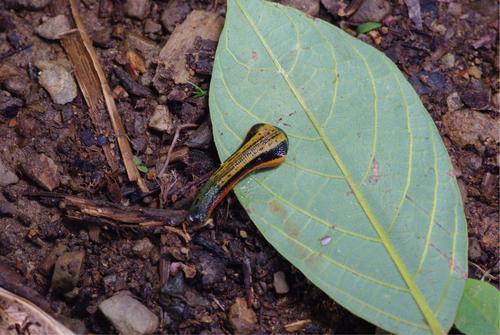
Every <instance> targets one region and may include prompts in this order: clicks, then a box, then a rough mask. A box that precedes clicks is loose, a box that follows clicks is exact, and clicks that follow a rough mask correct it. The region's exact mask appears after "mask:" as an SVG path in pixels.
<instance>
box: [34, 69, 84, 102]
mask: <svg viewBox="0 0 500 335" xmlns="http://www.w3.org/2000/svg"><path fill="white" fill-rule="evenodd" d="M40 65H41V67H40V68H41V69H42V71H41V72H40V78H39V81H40V85H42V87H43V88H45V89H46V90H47V92H49V94H50V97H51V98H52V101H54V102H55V103H56V104H60V105H64V104H66V103H68V102H71V101H73V99H75V98H76V94H77V90H76V89H77V87H76V83H75V80H74V79H73V76H72V75H71V73H69V71H68V70H66V69H65V68H64V67H63V66H61V65H59V64H54V63H43V64H40Z"/></svg>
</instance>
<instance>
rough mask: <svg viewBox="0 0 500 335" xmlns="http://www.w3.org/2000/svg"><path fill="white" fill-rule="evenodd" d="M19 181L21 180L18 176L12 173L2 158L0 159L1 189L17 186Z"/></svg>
mask: <svg viewBox="0 0 500 335" xmlns="http://www.w3.org/2000/svg"><path fill="white" fill-rule="evenodd" d="M18 181H19V178H18V177H17V176H16V174H15V173H14V172H12V171H11V169H10V168H9V166H8V165H6V164H5V163H4V162H3V161H2V157H0V187H1V186H7V185H11V184H16V183H17V182H18Z"/></svg>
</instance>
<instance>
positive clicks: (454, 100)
mask: <svg viewBox="0 0 500 335" xmlns="http://www.w3.org/2000/svg"><path fill="white" fill-rule="evenodd" d="M446 104H447V105H448V110H449V111H455V110H458V109H460V108H462V107H463V106H464V104H463V103H462V99H460V96H459V95H458V93H457V92H453V93H452V94H450V95H449V96H448V97H446Z"/></svg>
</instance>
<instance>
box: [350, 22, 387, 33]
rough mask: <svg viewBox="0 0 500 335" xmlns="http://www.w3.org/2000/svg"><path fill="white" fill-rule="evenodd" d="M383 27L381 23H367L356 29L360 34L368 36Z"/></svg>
mask: <svg viewBox="0 0 500 335" xmlns="http://www.w3.org/2000/svg"><path fill="white" fill-rule="evenodd" d="M381 26H382V25H381V24H380V23H379V22H372V21H368V22H365V23H361V24H360V25H359V26H358V28H357V29H356V30H357V31H358V33H360V34H366V33H368V32H370V31H372V30H375V29H378V28H380V27H381Z"/></svg>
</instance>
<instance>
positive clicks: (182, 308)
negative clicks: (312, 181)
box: [0, 0, 500, 333]
mask: <svg viewBox="0 0 500 335" xmlns="http://www.w3.org/2000/svg"><path fill="white" fill-rule="evenodd" d="M42 2H44V1H42V0H38V1H37V0H32V1H30V0H23V1H21V0H19V1H17V0H8V1H2V2H1V3H0V163H2V162H3V165H5V166H7V169H8V170H9V171H10V172H13V173H14V174H15V176H12V174H9V173H7V172H5V173H4V174H3V175H2V176H0V227H1V229H0V263H1V264H3V265H5V266H8V267H10V268H11V269H14V270H15V271H17V272H18V273H19V274H20V275H21V276H22V277H23V278H24V279H25V284H26V285H27V286H29V287H31V288H33V289H35V290H36V291H37V292H38V293H40V294H41V295H42V296H43V297H45V299H46V300H47V301H48V302H49V304H50V305H51V306H52V309H53V311H55V312H56V313H55V315H56V316H58V317H59V318H60V319H64V320H66V322H67V323H68V319H73V320H72V321H73V323H75V322H76V323H78V322H80V326H81V324H82V323H83V324H84V325H85V327H86V329H88V330H89V331H91V332H94V333H113V332H115V330H114V328H113V327H112V326H111V325H110V324H109V323H108V321H107V320H106V319H105V318H104V316H103V315H102V314H101V313H100V312H99V310H98V305H99V304H100V303H101V302H102V301H103V300H105V299H106V298H109V297H110V296H112V295H113V294H115V293H116V292H119V291H123V290H128V291H130V292H131V293H132V294H133V295H134V296H135V297H136V298H137V299H138V300H139V301H140V302H142V303H143V304H144V305H145V306H146V307H147V308H148V309H149V310H150V311H152V312H153V313H154V314H156V315H157V316H158V317H160V319H161V322H160V328H159V330H158V332H160V333H201V332H204V333H230V332H232V330H231V326H232V325H231V322H232V321H230V320H229V315H228V313H229V310H230V307H231V306H232V305H233V304H234V303H235V300H236V298H237V297H244V298H245V299H246V300H247V303H249V304H250V305H251V307H252V308H253V310H254V311H255V313H256V324H257V325H256V327H255V331H256V332H258V333H283V332H286V329H285V325H287V324H290V323H292V322H296V321H299V320H310V322H309V321H307V322H304V325H303V327H299V330H298V331H299V332H303V333H346V332H349V333H375V328H374V327H373V326H371V325H370V324H367V323H366V322H364V321H363V320H360V319H359V318H357V317H355V316H353V315H352V314H350V313H349V312H347V311H345V310H344V309H343V308H341V307H340V306H338V305H336V304H335V303H334V302H333V301H332V300H331V299H329V298H328V297H327V296H326V295H325V294H323V293H322V292H321V291H320V290H318V289H317V288H315V287H314V286H313V285H312V284H311V283H309V282H308V281H307V280H306V279H305V278H304V276H303V275H301V274H300V273H299V272H298V271H297V270H296V269H295V268H294V267H293V266H291V265H290V264H288V263H287V262H286V261H285V260H284V259H283V258H282V257H281V256H280V255H279V254H278V253H277V252H276V251H274V249H273V248H272V247H271V246H270V245H269V244H268V243H267V242H266V241H265V240H264V238H263V237H262V236H261V235H260V233H259V232H258V231H257V229H256V228H255V227H254V226H253V224H252V223H251V222H250V221H249V219H248V217H247V215H246V214H245V212H244V211H243V210H242V208H241V207H240V206H239V205H238V203H237V200H236V198H235V197H234V196H233V195H230V196H229V197H228V198H227V200H226V201H224V202H223V203H222V205H221V206H219V208H218V209H217V210H216V211H215V214H214V224H213V225H212V226H209V227H205V228H203V229H201V230H200V231H198V232H196V233H193V234H191V237H192V241H190V242H189V243H186V242H185V241H184V240H183V238H182V235H180V234H178V233H176V232H173V231H158V230H156V231H155V229H143V228H135V229H131V228H120V227H116V226H115V227H112V226H110V225H106V224H105V222H103V221H102V220H101V221H99V220H97V221H92V220H90V219H89V217H83V218H82V216H80V217H78V218H76V219H73V220H69V219H68V215H67V214H68V211H66V208H64V202H61V201H60V198H58V199H55V200H54V199H53V198H52V199H51V198H50V197H40V192H42V191H48V190H50V191H54V192H57V193H59V194H64V195H75V196H78V197H81V198H85V199H91V200H102V201H107V202H110V203H115V204H117V205H119V206H122V207H125V206H137V207H148V208H170V209H174V210H183V209H186V208H187V207H188V206H189V204H190V203H191V201H192V200H193V197H194V196H195V194H196V192H197V190H198V188H199V186H200V184H202V183H203V181H204V180H205V179H206V178H207V176H208V175H209V173H210V172H211V171H213V170H214V168H215V167H216V166H217V165H218V161H217V155H216V152H215V148H214V145H213V142H212V139H211V136H210V128H209V123H208V120H209V115H208V113H209V112H208V106H207V96H206V95H204V94H203V90H206V89H207V88H208V84H209V81H210V72H211V65H212V62H213V55H214V50H215V46H216V43H215V42H216V41H207V40H203V39H198V40H197V41H196V42H195V43H194V44H193V47H192V49H191V50H189V51H188V55H187V59H186V66H187V67H188V68H189V73H190V75H191V81H192V82H194V83H196V84H197V85H199V86H200V88H201V89H202V90H197V89H195V87H194V86H193V85H191V84H175V83H174V81H173V79H172V78H173V77H172V73H163V72H162V73H161V74H160V76H159V77H155V72H156V70H157V66H156V59H157V58H156V57H157V56H158V53H159V51H160V49H161V48H162V47H163V45H164V44H165V43H166V42H167V40H168V39H169V37H170V36H171V34H172V32H173V31H174V29H175V26H176V25H177V24H179V23H181V22H182V21H183V20H184V18H185V17H186V15H188V13H190V12H191V11H192V10H193V9H202V10H210V11H219V12H222V13H223V12H224V5H223V4H217V2H215V4H214V3H212V2H210V1H206V0H199V1H195V0H192V1H175V0H170V1H168V2H166V1H165V2H164V1H159V0H158V1H156V0H154V1H152V0H137V1H132V0H129V1H111V0H82V1H81V6H80V13H81V16H82V18H83V21H84V23H85V24H86V26H87V29H88V31H89V34H90V36H91V38H92V40H93V42H94V47H95V48H96V51H97V53H98V55H99V57H100V61H101V64H102V66H103V69H104V72H105V73H106V75H107V78H108V81H109V84H110V86H111V89H112V90H113V95H114V97H115V99H116V102H117V106H118V110H119V112H120V114H121V117H122V119H123V123H124V126H125V130H126V133H127V136H128V138H129V140H130V142H131V145H132V150H133V152H134V154H135V155H136V156H137V158H138V160H137V162H136V163H137V165H139V166H142V169H143V170H144V172H145V173H143V176H144V177H145V180H146V184H147V185H148V187H149V189H150V190H151V191H152V192H151V193H150V194H148V195H144V194H142V195H140V191H139V190H138V189H137V187H136V186H135V184H134V183H129V182H128V181H127V180H128V179H127V175H126V173H125V170H124V168H123V167H120V168H119V169H118V170H117V171H114V172H111V169H110V165H109V164H108V162H107V160H106V157H105V155H104V154H103V146H104V145H106V144H108V141H109V142H113V139H112V138H108V137H106V136H103V135H102V134H98V133H97V132H96V131H95V127H94V126H93V124H92V121H91V119H90V118H89V113H88V108H87V105H86V103H85V100H84V97H83V95H82V92H81V91H78V92H77V95H76V97H75V98H73V99H72V100H71V102H69V103H66V104H56V103H54V98H53V97H51V95H49V94H48V92H47V91H46V90H45V89H44V88H42V86H41V85H40V78H39V73H40V68H41V67H43V66H44V65H43V62H55V63H58V64H62V65H63V66H67V63H68V62H69V61H68V57H67V56H66V53H65V50H64V49H63V47H62V46H61V44H60V42H58V41H57V40H56V41H50V40H47V39H44V38H41V37H40V36H39V35H38V34H37V33H35V31H34V30H35V27H38V26H39V25H40V24H41V23H42V22H44V21H45V20H46V18H47V17H51V16H54V15H55V14H57V13H60V11H59V10H60V8H59V6H60V5H61V3H64V1H56V0H54V1H53V3H52V4H49V5H47V6H45V7H43V8H38V9H37V7H38V5H39V4H40V3H42ZM45 2H48V1H45ZM288 2H289V3H290V1H288ZM291 2H293V3H298V4H299V6H300V5H303V6H305V7H303V8H306V9H308V10H310V11H312V13H313V15H317V16H319V17H321V18H323V19H325V20H328V21H330V22H332V23H334V24H336V25H340V26H341V27H343V28H344V29H345V30H347V31H348V32H350V33H352V34H355V25H354V20H351V19H350V18H349V17H342V16H339V15H338V14H339V10H340V8H345V6H343V5H344V3H342V2H340V1H321V5H320V6H319V7H317V5H318V3H319V1H306V0H304V1H291ZM420 3H421V20H422V22H421V23H422V29H421V30H420V29H417V28H416V27H415V21H414V20H413V21H412V20H411V19H410V18H409V16H408V10H407V7H406V5H405V4H404V2H403V1H397V2H391V3H390V4H389V5H388V8H389V10H390V13H384V17H383V19H382V23H383V25H382V27H381V28H380V29H378V30H377V31H373V32H371V33H368V34H367V35H362V36H360V38H361V39H363V40H364V41H366V42H367V43H370V44H372V45H374V46H376V47H377V48H379V49H380V50H382V51H384V52H385V53H386V54H387V55H388V56H389V57H390V58H391V59H392V60H393V61H394V62H396V63H397V65H398V66H399V68H400V69H401V70H402V71H403V72H404V73H405V75H406V76H407V77H408V79H409V81H410V82H411V83H412V85H413V86H414V88H415V90H416V91H417V92H418V94H419V95H420V97H421V99H422V101H423V102H424V104H425V106H426V108H427V110H428V111H429V113H430V114H431V115H432V117H433V119H434V120H435V122H436V124H437V126H438V129H439V131H440V133H441V135H442V137H443V140H444V142H445V145H446V147H447V148H448V150H449V153H450V155H451V157H452V161H453V164H454V168H455V172H454V173H455V174H456V176H457V177H458V181H459V186H460V190H461V192H462V197H463V199H464V202H465V212H466V216H467V220H468V229H469V245H470V250H469V277H471V278H483V277H484V278H485V279H486V280H487V281H489V282H492V283H494V284H495V285H498V275H499V268H500V263H499V259H500V258H499V255H500V249H499V244H498V230H499V217H498V216H499V208H498V200H499V199H498V191H499V190H498V184H499V183H498V182H499V161H500V156H499V152H498V140H499V138H498V116H499V115H498V111H499V109H498V108H499V104H500V93H499V91H498V89H499V88H500V86H499V85H500V82H499V80H498V69H499V66H500V64H499V61H498V45H497V44H496V42H497V38H498V15H497V13H498V8H497V3H496V2H495V1H487V0H482V1H472V0H471V1H467V0H464V1H459V2H452V0H450V1H435V0H422V1H421V2H420ZM37 4H38V5H37ZM141 6H143V7H144V6H146V7H147V9H148V10H146V11H143V10H142V9H141V8H143V7H141ZM27 7H30V8H27ZM315 8H319V13H318V12H317V10H316V9H315ZM327 8H328V9H329V10H330V11H328V10H327ZM310 13H311V12H310ZM372 14H373V13H372ZM354 15H356V14H354ZM69 68H71V66H70V65H69ZM154 77H155V78H154ZM158 78H160V79H161V80H158ZM159 92H161V93H159ZM158 105H167V107H168V110H169V113H170V114H171V117H172V120H173V121H172V120H171V122H172V123H171V124H170V126H172V127H173V128H168V126H169V125H168V124H167V125H166V126H165V125H164V126H165V127H166V128H164V129H163V131H158V130H155V129H152V128H151V127H150V126H148V124H149V122H150V118H151V116H152V115H153V114H154V113H155V111H156V109H157V108H158ZM167 123H168V122H167ZM185 123H195V124H196V126H193V127H192V128H185V129H183V130H181V131H180V136H179V139H178V141H177V143H176V144H175V148H174V150H172V153H171V157H170V162H169V166H168V169H167V174H166V175H165V176H163V177H161V178H159V177H158V172H159V171H160V169H161V167H162V165H163V163H164V161H165V159H166V156H167V153H168V149H169V146H170V145H171V144H172V140H173V137H174V132H175V127H176V125H178V124H185ZM111 150H112V151H113V152H115V153H116V154H118V148H117V146H116V145H114V144H112V145H111ZM47 157H48V159H47ZM1 166H2V164H0V171H2V168H1ZM54 166H55V168H54ZM146 169H147V172H146ZM44 171H49V172H46V173H42V172H44ZM50 171H52V172H53V173H52V172H50ZM40 174H42V176H40ZM37 192H38V193H37ZM49 200H51V201H49ZM122 207H120V208H122ZM179 213H181V214H182V212H179ZM177 228H178V229H179V230H180V231H182V226H179V225H177ZM68 251H83V252H84V258H83V263H82V264H81V268H79V269H76V270H74V271H76V272H77V273H76V275H77V281H76V282H75V283H73V284H71V283H70V284H69V285H70V286H69V288H68V287H66V286H60V285H62V284H60V283H59V284H54V283H53V278H52V277H53V271H54V270H53V268H54V263H55V262H56V259H57V256H58V255H59V254H57V255H56V253H57V252H60V253H64V252H68ZM76 261H77V260H76ZM279 271H283V272H284V273H285V278H286V282H287V284H288V286H289V291H288V293H282V294H277V293H276V292H275V288H274V286H273V280H274V275H275V273H277V272H279ZM72 275H73V276H74V275H75V274H74V273H73V274H72ZM65 285H66V284H65ZM172 285H173V286H172ZM175 285H177V286H175ZM162 287H163V290H161V289H162ZM160 290H161V291H162V292H163V293H162V294H161V296H162V298H160ZM176 290H177V291H176ZM174 291H175V292H177V293H176V294H173V293H172V292H174ZM186 296H188V297H186ZM75 320H76V321H75ZM78 320H79V321H78Z"/></svg>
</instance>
